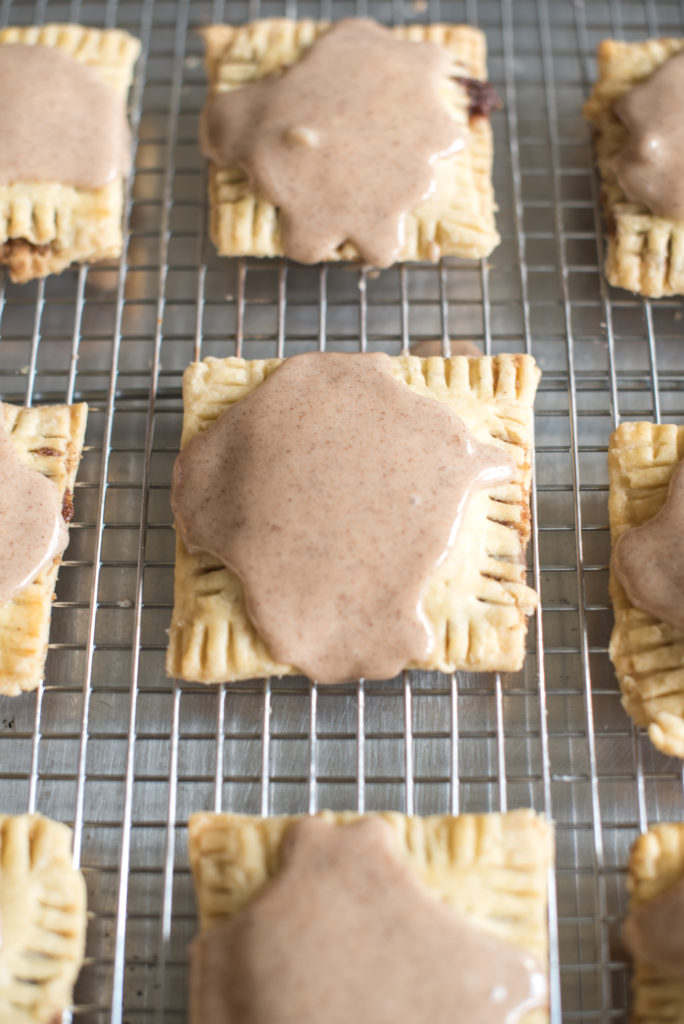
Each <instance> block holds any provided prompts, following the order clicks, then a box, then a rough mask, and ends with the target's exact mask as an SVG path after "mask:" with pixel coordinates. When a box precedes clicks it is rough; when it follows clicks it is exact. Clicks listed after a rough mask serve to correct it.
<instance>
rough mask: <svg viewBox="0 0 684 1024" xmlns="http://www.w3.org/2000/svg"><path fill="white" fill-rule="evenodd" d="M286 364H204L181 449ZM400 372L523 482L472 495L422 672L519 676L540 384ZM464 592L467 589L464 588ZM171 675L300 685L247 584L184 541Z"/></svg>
mask: <svg viewBox="0 0 684 1024" xmlns="http://www.w3.org/2000/svg"><path fill="white" fill-rule="evenodd" d="M279 363H280V360H278V359H271V360H252V361H246V360H244V359H234V358H230V359H212V358H209V359H206V360H205V361H204V362H201V363H194V364H193V365H191V366H190V367H189V368H188V369H187V370H186V372H185V376H184V381H183V399H184V418H183V433H182V438H181V447H184V446H185V445H186V444H187V443H188V441H189V440H190V439H191V438H192V437H193V436H194V435H195V434H197V433H199V432H201V431H203V430H206V429H207V428H208V427H210V426H211V424H212V423H213V422H214V421H215V420H216V419H217V418H218V417H219V416H220V415H221V413H222V412H224V411H225V410H226V409H228V408H229V407H230V406H231V405H233V404H234V403H235V402H237V401H238V400H239V399H240V398H243V397H244V396H245V395H247V394H249V392H250V391H252V390H253V389H254V388H256V387H258V386H259V384H260V383H261V382H262V381H263V380H264V379H265V378H266V377H267V376H268V374H269V373H272V372H273V370H275V368H276V367H277V366H278V365H279ZM393 372H394V374H395V376H396V378H397V379H398V380H400V381H402V382H403V383H404V384H405V385H406V386H407V387H410V388H411V389H412V390H413V391H415V392H417V393H418V394H421V395H424V396H426V397H430V398H432V399H434V400H435V401H439V402H444V403H445V404H447V405H448V406H449V407H450V408H452V409H453V410H454V412H456V413H457V414H458V415H459V416H460V417H461V418H462V419H463V421H464V422H465V423H466V425H467V426H468V428H469V429H470V430H471V431H472V432H473V433H474V434H475V436H476V437H477V438H478V440H480V441H484V442H486V443H487V444H492V445H495V446H499V447H501V448H503V449H504V450H505V451H507V452H508V453H509V454H510V455H511V456H512V458H513V460H514V463H515V476H514V478H513V479H512V480H511V481H510V482H509V483H506V484H503V485H499V486H498V487H489V488H486V489H483V490H482V491H479V492H478V493H477V494H474V495H473V496H472V497H471V499H470V500H469V502H468V506H467V508H466V511H465V514H464V517H463V521H462V524H461V527H460V529H459V533H458V537H457V539H456V543H455V544H454V546H453V547H452V549H451V551H450V552H449V554H448V555H447V557H446V558H445V559H444V561H443V562H442V563H441V565H440V566H439V567H438V569H437V570H436V572H435V574H434V576H433V578H432V580H431V581H430V584H429V585H428V588H427V591H426V594H425V598H424V601H423V610H424V612H425V615H426V617H427V619H428V621H429V623H430V624H431V626H432V630H433V634H434V637H435V645H434V649H433V651H432V653H431V655H430V657H429V660H428V661H426V663H424V664H419V665H418V664H416V665H413V664H411V665H408V666H406V667H407V668H419V669H426V670H436V671H442V672H451V671H455V670H457V669H466V670H469V671H474V672H478V671H480V672H484V671H504V672H513V671H517V670H518V669H520V668H521V666H522V664H523V661H524V657H525V637H526V633H527V616H528V615H530V614H531V613H532V612H533V611H534V609H535V607H536V602H537V595H536V593H535V592H534V591H533V590H531V589H530V588H529V587H528V586H527V584H526V569H525V549H526V546H527V542H528V539H529V532H530V519H529V492H530V486H531V463H532V404H533V401H534V395H535V391H536V387H537V382H538V380H539V371H538V369H537V367H536V364H535V362H534V360H533V359H532V358H531V357H530V356H524V355H502V356H496V357H493V358H491V357H483V358H481V359H469V358H468V357H466V356H457V357H454V358H452V359H442V358H441V357H433V358H428V359H420V358H418V357H417V356H399V357H396V358H395V359H393ZM456 580H457V581H458V586H455V585H454V581H456ZM166 668H167V672H168V673H169V675H171V676H177V677H180V678H182V679H187V680H190V681H195V682H204V683H216V682H234V681H237V680H241V679H252V678H255V677H259V676H268V675H294V674H298V673H297V669H296V668H295V667H294V666H292V665H281V664H278V663H276V662H275V661H273V659H272V658H271V657H270V655H269V652H268V651H267V649H266V647H265V646H264V643H263V641H262V640H261V638H260V637H259V636H258V634H257V633H256V631H255V629H254V627H253V626H252V623H251V621H250V619H249V618H248V616H247V611H246V606H245V601H244V597H243V593H242V586H241V584H240V582H239V580H238V578H237V576H236V575H235V574H234V573H232V572H230V571H229V570H228V569H226V568H225V566H224V565H223V564H222V563H220V562H219V561H218V560H217V559H216V558H213V557H211V556H210V555H205V554H202V555H191V554H190V553H189V552H188V551H187V550H186V548H185V545H184V544H183V541H182V540H181V538H180V536H179V535H177V538H176V568H175V596H174V609H173V617H172V622H171V630H170V636H169V649H168V655H167V661H166Z"/></svg>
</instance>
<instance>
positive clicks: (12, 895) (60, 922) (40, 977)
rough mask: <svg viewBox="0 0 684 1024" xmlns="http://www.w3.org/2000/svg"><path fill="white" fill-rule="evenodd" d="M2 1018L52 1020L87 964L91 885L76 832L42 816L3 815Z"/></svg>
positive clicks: (28, 1022)
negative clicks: (74, 842)
mask: <svg viewBox="0 0 684 1024" xmlns="http://www.w3.org/2000/svg"><path fill="white" fill-rule="evenodd" d="M0 920H1V921H2V944H0V1020H2V1022H3V1024H52V1022H54V1021H57V1020H61V1014H62V1012H63V1011H64V1010H65V1009H66V1008H67V1007H68V1006H69V1005H70V1004H71V1001H72V993H73V987H74V983H75V981H76V978H77V976H78V972H79V970H80V969H81V964H82V963H83V954H84V949H85V933H86V887H85V882H84V880H83V876H82V875H81V873H80V871H77V870H76V869H75V868H74V867H73V866H72V863H71V831H70V830H69V829H68V828H67V827H66V825H61V824H59V823H58V822H56V821H50V819H49V818H43V817H41V816H40V815H35V814H34V815H29V814H25V815H21V816H19V817H10V816H7V815H0Z"/></svg>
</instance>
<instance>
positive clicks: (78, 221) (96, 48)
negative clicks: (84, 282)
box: [0, 25, 140, 284]
mask: <svg viewBox="0 0 684 1024" xmlns="http://www.w3.org/2000/svg"><path fill="white" fill-rule="evenodd" d="M11 43H23V44H24V45H27V46H56V47H57V48H58V49H60V50H62V52H63V53H66V54H68V55H69V56H70V57H73V58H74V59H75V60H78V61H80V62H81V63H83V64H88V65H89V66H90V67H92V68H93V69H94V70H95V71H97V73H98V74H100V75H101V76H102V78H103V79H104V81H106V82H107V83H108V84H109V85H111V86H112V88H113V89H115V90H116V91H117V92H118V93H119V94H120V95H121V97H122V99H123V100H124V101H125V99H126V97H127V95H128V89H129V87H130V84H131V81H132V79H133V68H134V67H135V62H136V60H137V59H138V54H139V53H140V43H139V41H138V40H137V39H135V38H134V37H133V36H130V35H128V33H127V32H122V31H120V30H119V29H105V30H103V31H100V30H99V29H94V28H84V27H83V26H81V25H42V26H30V27H28V28H5V29H2V30H0V46H4V45H7V44H11ZM123 195H124V188H123V178H121V177H119V178H115V179H114V181H111V182H109V184H107V185H105V186H104V188H99V189H78V188H74V187H73V186H71V185H62V184H60V183H59V182H14V183H12V184H11V185H0V263H5V264H7V265H8V267H9V272H10V277H11V278H12V280H13V281H15V282H18V283H20V284H22V283H24V282H26V281H30V280H31V279H32V278H34V277H44V276H45V275H46V274H57V273H60V271H62V270H64V269H65V267H68V266H69V264H71V263H76V262H94V261H96V260H104V259H110V258H113V257H116V256H119V255H120V254H121V248H122V245H123V235H122V226H121V219H122V211H123Z"/></svg>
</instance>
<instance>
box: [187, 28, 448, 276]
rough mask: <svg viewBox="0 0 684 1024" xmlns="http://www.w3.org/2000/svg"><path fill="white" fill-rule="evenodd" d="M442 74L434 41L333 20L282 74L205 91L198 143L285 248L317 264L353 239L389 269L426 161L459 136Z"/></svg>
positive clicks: (441, 53)
mask: <svg viewBox="0 0 684 1024" xmlns="http://www.w3.org/2000/svg"><path fill="white" fill-rule="evenodd" d="M450 70H451V61H450V59H449V55H448V53H447V52H446V50H443V49H442V48H440V47H438V46H436V45H435V44H434V43H424V42H419V43H415V42H403V41H401V40H398V39H396V38H395V37H394V36H393V35H392V33H391V32H390V31H389V30H388V29H385V28H382V27H381V26H380V25H376V24H375V23H374V22H372V21H368V20H365V19H361V18H355V19H348V20H346V21H341V22H338V23H337V24H336V25H334V26H333V27H332V28H330V29H329V30H328V31H327V32H325V33H324V34H323V35H321V36H320V37H319V38H318V39H317V40H316V42H315V43H314V44H313V46H311V48H310V49H309V50H308V51H307V52H306V53H305V54H304V56H303V57H302V58H301V60H299V61H297V63H296V64H293V65H292V67H290V68H287V69H286V70H285V71H284V72H283V73H282V74H281V75H279V76H269V77H266V78H264V79H261V80H260V81H257V82H253V83H250V84H248V85H245V86H244V88H242V89H235V90H231V91H230V92H221V93H217V94H215V95H213V96H210V97H209V99H208V101H207V106H206V108H205V111H204V114H203V118H202V150H203V152H204V154H205V156H207V157H210V158H211V159H212V160H213V161H214V162H215V163H216V164H217V165H218V166H219V167H223V168H228V167H241V168H242V169H243V170H244V171H245V172H246V174H247V176H248V178H249V181H250V184H251V186H252V187H253V188H254V190H255V191H256V192H258V193H260V194H262V195H264V196H265V197H266V199H267V200H268V201H269V202H271V203H273V205H274V206H276V207H277V208H278V209H279V211H280V216H281V220H282V234H283V248H284V251H285V254H286V255H287V256H290V257H292V259H295V260H298V261H299V262H300V263H317V262H319V261H321V260H326V259H329V258H330V256H331V255H332V254H333V253H334V252H335V250H337V249H338V248H340V246H342V245H343V244H344V243H345V242H351V243H352V244H353V245H354V246H355V247H356V249H358V251H359V254H360V256H361V259H362V260H363V261H364V262H366V263H370V264H373V265H374V266H377V267H386V266H389V265H390V264H391V263H394V261H395V260H396V259H397V256H398V254H399V253H400V252H401V249H402V246H403V241H404V237H403V235H404V219H405V216H406V213H407V212H408V211H409V210H411V209H412V208H413V207H414V206H416V205H417V203H419V202H420V201H421V200H422V199H424V198H425V197H426V196H428V195H429V194H430V193H431V192H432V191H433V190H434V187H435V179H434V171H433V164H434V162H435V161H436V160H437V159H439V158H440V157H442V156H447V155H448V154H449V153H453V152H455V151H456V150H458V149H461V148H463V146H464V145H465V144H466V135H465V132H464V130H463V127H462V126H461V125H460V124H459V123H458V121H456V120H455V118H454V117H452V115H451V114H450V112H449V110H448V109H447V108H446V107H445V104H444V99H443V95H442V94H443V91H444V88H445V84H446V83H447V81H448V75H449V73H450Z"/></svg>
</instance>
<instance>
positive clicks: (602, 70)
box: [584, 38, 684, 298]
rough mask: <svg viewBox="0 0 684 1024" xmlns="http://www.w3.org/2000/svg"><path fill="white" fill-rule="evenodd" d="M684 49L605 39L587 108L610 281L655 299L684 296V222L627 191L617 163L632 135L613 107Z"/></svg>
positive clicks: (673, 43) (678, 42)
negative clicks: (620, 180)
mask: <svg viewBox="0 0 684 1024" xmlns="http://www.w3.org/2000/svg"><path fill="white" fill-rule="evenodd" d="M682 49H684V38H663V39H647V40H645V41H644V42H639V43H626V42H623V41H622V40H615V39H606V40H604V41H603V42H602V43H600V44H599V47H598V52H597V61H598V77H597V80H596V83H595V84H594V88H593V90H592V93H591V95H590V96H589V98H588V100H587V101H586V103H585V105H584V116H585V118H586V119H587V120H588V121H589V122H590V123H591V124H592V126H593V130H594V141H595V148H596V162H597V164H598V168H599V173H600V178H601V205H602V208H603V215H604V220H605V224H606V236H607V245H606V256H605V273H606V277H607V279H608V282H609V283H610V284H611V285H614V286H616V287H619V288H626V289H627V290H628V291H632V292H636V293H637V294H640V295H645V296H649V297H651V298H660V297H662V296H664V295H681V294H684V222H679V221H674V220H670V219H668V218H664V217H656V216H655V215H654V214H652V213H651V212H650V211H649V210H648V208H647V207H645V206H644V205H643V204H641V203H633V202H631V201H630V200H629V199H628V198H627V196H626V195H625V193H624V192H623V190H622V188H621V186H620V184H619V183H618V180H617V177H616V174H615V171H614V170H613V167H612V162H613V157H614V156H615V154H616V153H617V151H618V150H619V149H620V148H621V147H622V145H623V144H624V142H625V140H626V138H627V135H628V132H627V129H626V128H625V127H624V126H623V125H622V124H621V122H620V120H619V119H618V117H617V116H616V115H615V113H614V112H613V104H614V102H615V101H616V100H617V99H618V98H619V97H620V96H622V95H623V94H624V93H625V92H627V91H628V90H629V89H631V88H632V87H633V86H635V85H638V83H639V82H641V81H643V80H644V79H646V78H648V77H649V76H650V75H651V74H653V72H654V71H656V70H657V68H658V67H660V65H661V64H663V63H664V62H665V61H666V60H667V59H668V58H669V57H671V56H674V54H676V53H679V52H680V51H681V50H682Z"/></svg>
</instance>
